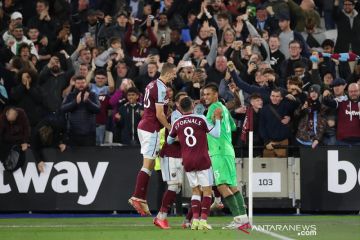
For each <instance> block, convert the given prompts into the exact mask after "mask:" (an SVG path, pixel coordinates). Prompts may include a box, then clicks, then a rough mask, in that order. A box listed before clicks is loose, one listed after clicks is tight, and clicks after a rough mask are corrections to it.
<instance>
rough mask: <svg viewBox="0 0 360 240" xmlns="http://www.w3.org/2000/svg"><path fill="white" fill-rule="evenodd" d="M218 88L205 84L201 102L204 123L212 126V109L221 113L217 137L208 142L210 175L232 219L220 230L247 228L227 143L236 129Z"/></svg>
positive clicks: (241, 198)
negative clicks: (204, 105)
mask: <svg viewBox="0 0 360 240" xmlns="http://www.w3.org/2000/svg"><path fill="white" fill-rule="evenodd" d="M218 97H219V94H218V87H217V85H216V84H212V83H210V84H208V85H206V86H205V87H204V99H205V102H206V104H207V105H208V106H209V107H208V112H207V115H206V117H207V119H208V121H212V122H214V119H212V118H213V113H214V111H215V109H217V108H221V109H222V111H223V112H222V120H221V134H220V137H219V138H214V137H212V136H210V135H208V136H207V138H208V146H209V154H210V159H211V164H212V168H213V171H214V178H215V184H216V186H217V188H218V190H219V192H220V193H221V195H222V197H223V198H224V200H225V203H226V204H227V206H228V208H229V209H230V211H231V213H232V215H233V216H234V221H232V222H231V223H230V224H229V225H227V226H226V227H224V229H240V230H244V229H247V228H250V224H249V219H248V217H247V215H246V210H245V204H244V198H243V196H242V194H241V193H240V192H239V189H238V188H237V178H236V167H235V152H234V148H233V145H232V142H231V136H232V131H235V130H236V125H235V122H234V120H233V119H232V117H231V115H230V112H229V110H228V109H227V108H226V107H225V106H224V105H223V104H222V103H221V102H219V100H218Z"/></svg>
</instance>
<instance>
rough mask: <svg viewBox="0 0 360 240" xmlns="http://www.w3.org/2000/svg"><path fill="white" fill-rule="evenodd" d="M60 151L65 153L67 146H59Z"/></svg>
mask: <svg viewBox="0 0 360 240" xmlns="http://www.w3.org/2000/svg"><path fill="white" fill-rule="evenodd" d="M59 149H60V152H64V151H65V149H66V145H65V144H63V143H61V144H59Z"/></svg>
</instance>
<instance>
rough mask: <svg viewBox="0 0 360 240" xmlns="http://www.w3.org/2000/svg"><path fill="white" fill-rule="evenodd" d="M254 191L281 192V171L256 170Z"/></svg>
mask: <svg viewBox="0 0 360 240" xmlns="http://www.w3.org/2000/svg"><path fill="white" fill-rule="evenodd" d="M253 192H281V174H280V173H279V172H254V173H253Z"/></svg>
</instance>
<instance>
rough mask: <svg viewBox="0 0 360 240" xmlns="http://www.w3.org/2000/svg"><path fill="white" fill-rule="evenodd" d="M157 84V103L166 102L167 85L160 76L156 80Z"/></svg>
mask: <svg viewBox="0 0 360 240" xmlns="http://www.w3.org/2000/svg"><path fill="white" fill-rule="evenodd" d="M156 85H157V90H158V93H157V99H156V100H155V104H165V98H166V89H167V87H166V85H165V83H164V82H163V81H161V80H160V79H159V78H158V79H157V80H156Z"/></svg>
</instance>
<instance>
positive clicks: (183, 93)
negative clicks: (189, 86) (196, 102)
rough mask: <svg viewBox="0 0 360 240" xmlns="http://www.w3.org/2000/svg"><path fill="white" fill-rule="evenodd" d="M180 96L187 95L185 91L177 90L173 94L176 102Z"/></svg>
mask: <svg viewBox="0 0 360 240" xmlns="http://www.w3.org/2000/svg"><path fill="white" fill-rule="evenodd" d="M182 96H188V94H187V92H178V93H177V94H176V95H175V102H178V101H179V100H180V98H181V97H182Z"/></svg>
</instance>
